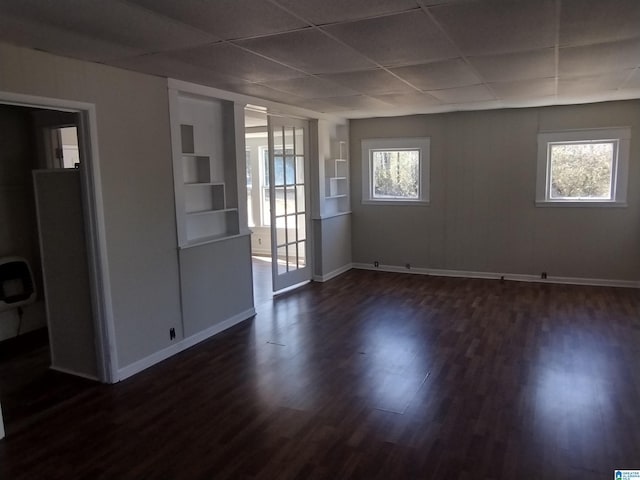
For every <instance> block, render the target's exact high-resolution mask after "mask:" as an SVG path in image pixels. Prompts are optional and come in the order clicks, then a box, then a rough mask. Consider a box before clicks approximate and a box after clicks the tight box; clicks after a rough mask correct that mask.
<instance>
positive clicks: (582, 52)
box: [558, 39, 640, 76]
mask: <svg viewBox="0 0 640 480" xmlns="http://www.w3.org/2000/svg"><path fill="white" fill-rule="evenodd" d="M637 66H640V39H634V40H621V41H618V42H611V43H599V44H596V45H589V46H582V47H566V48H561V49H560V63H559V67H558V70H559V73H560V76H576V75H594V74H598V73H606V72H611V71H619V70H626V69H629V68H634V67H637Z"/></svg>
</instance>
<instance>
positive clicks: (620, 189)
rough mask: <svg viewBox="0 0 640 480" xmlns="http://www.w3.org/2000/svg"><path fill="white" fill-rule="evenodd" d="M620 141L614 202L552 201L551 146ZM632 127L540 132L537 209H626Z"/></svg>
mask: <svg viewBox="0 0 640 480" xmlns="http://www.w3.org/2000/svg"><path fill="white" fill-rule="evenodd" d="M598 140H603V141H610V140H616V141H617V145H618V146H617V149H616V150H617V155H616V158H614V159H613V165H612V175H613V179H612V181H611V189H612V192H611V197H612V198H611V199H604V200H603V199H595V198H594V199H584V200H574V199H571V200H564V199H560V198H551V196H550V193H549V188H550V185H549V154H548V151H549V150H548V146H549V144H550V143H563V142H593V141H598ZM630 143H631V128H630V127H615V128H598V129H586V130H565V131H554V132H540V133H538V170H537V179H536V206H538V207H626V206H627V184H628V177H629V175H628V173H629V148H630Z"/></svg>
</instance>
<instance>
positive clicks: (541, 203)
mask: <svg viewBox="0 0 640 480" xmlns="http://www.w3.org/2000/svg"><path fill="white" fill-rule="evenodd" d="M535 204H536V207H543V208H544V207H551V208H555V207H560V208H562V207H571V208H576V207H577V208H626V207H627V206H628V205H627V203H626V202H595V201H594V202H590V201H582V202H571V201H568V202H563V201H560V202H558V201H553V202H549V201H544V200H543V201H536V202H535Z"/></svg>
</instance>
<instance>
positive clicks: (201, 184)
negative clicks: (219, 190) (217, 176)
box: [184, 182, 224, 187]
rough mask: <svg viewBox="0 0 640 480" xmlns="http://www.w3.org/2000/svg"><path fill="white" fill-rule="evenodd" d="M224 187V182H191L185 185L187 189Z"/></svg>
mask: <svg viewBox="0 0 640 480" xmlns="http://www.w3.org/2000/svg"><path fill="white" fill-rule="evenodd" d="M218 185H219V186H224V182H191V183H185V184H184V186H185V187H213V186H218Z"/></svg>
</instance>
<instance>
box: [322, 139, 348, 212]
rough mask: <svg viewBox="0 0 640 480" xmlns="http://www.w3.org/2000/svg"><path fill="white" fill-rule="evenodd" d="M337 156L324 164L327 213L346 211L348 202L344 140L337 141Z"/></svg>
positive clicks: (346, 161)
mask: <svg viewBox="0 0 640 480" xmlns="http://www.w3.org/2000/svg"><path fill="white" fill-rule="evenodd" d="M338 151H339V153H338V157H337V158H335V157H332V158H330V159H327V160H326V164H325V181H326V185H325V201H326V203H325V210H326V213H327V214H329V215H339V214H341V213H347V212H348V211H349V209H350V206H351V204H350V202H349V161H348V160H347V158H346V142H344V141H340V142H338Z"/></svg>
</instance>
